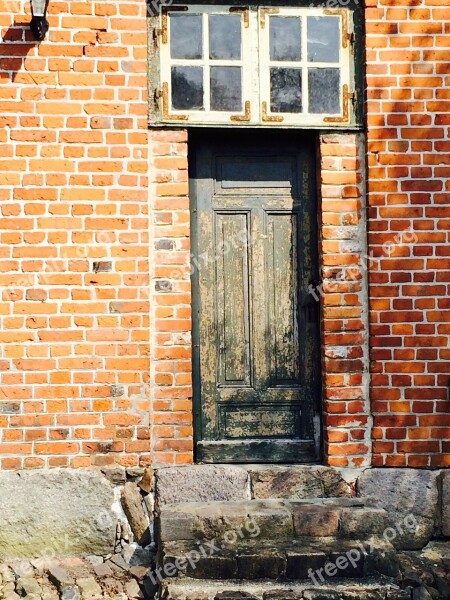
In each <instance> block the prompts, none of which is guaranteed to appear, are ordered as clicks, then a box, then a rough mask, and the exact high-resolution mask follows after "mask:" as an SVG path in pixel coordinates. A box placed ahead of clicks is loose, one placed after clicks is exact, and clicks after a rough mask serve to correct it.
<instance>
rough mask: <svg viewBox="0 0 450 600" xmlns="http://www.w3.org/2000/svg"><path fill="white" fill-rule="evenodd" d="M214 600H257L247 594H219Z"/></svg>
mask: <svg viewBox="0 0 450 600" xmlns="http://www.w3.org/2000/svg"><path fill="white" fill-rule="evenodd" d="M214 600H258V598H257V597H256V596H253V595H252V594H249V593H247V592H219V593H218V594H216V595H215V596H214Z"/></svg>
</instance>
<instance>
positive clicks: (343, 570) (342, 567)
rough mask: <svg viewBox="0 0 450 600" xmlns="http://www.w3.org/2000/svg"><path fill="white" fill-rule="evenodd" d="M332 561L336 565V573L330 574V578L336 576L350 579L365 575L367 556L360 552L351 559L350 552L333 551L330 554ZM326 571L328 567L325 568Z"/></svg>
mask: <svg viewBox="0 0 450 600" xmlns="http://www.w3.org/2000/svg"><path fill="white" fill-rule="evenodd" d="M330 563H331V564H332V565H334V566H335V567H336V573H335V574H332V575H328V577H329V578H330V579H332V578H335V577H339V578H340V577H346V578H349V579H354V578H360V577H364V564H365V556H364V554H362V553H360V554H359V556H356V555H355V556H354V557H353V560H350V558H349V555H348V553H345V552H332V553H331V554H330ZM325 573H326V568H325Z"/></svg>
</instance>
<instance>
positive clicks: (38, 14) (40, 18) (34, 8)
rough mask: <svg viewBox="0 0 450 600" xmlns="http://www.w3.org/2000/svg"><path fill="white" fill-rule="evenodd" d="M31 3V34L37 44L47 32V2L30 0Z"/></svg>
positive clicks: (47, 0)
mask: <svg viewBox="0 0 450 600" xmlns="http://www.w3.org/2000/svg"><path fill="white" fill-rule="evenodd" d="M30 2H31V13H32V15H33V16H32V17H31V23H30V29H31V33H32V34H33V36H34V39H36V40H37V41H38V42H41V41H42V40H43V39H44V38H45V34H46V33H47V31H48V21H47V18H46V16H47V6H48V2H49V0H30Z"/></svg>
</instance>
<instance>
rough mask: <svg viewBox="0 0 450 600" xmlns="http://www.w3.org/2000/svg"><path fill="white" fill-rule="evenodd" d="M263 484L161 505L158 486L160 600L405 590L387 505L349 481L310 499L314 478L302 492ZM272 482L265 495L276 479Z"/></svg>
mask: <svg viewBox="0 0 450 600" xmlns="http://www.w3.org/2000/svg"><path fill="white" fill-rule="evenodd" d="M196 468H197V469H198V468H200V467H196ZM214 468H216V469H217V468H219V467H214ZM290 469H291V472H294V473H295V469H304V467H303V468H302V467H291V468H290ZM261 473H262V471H261V470H258V475H257V477H256V479H255V481H261ZM263 475H264V473H263ZM288 475H289V471H288ZM279 476H280V473H279V472H278V473H277V477H279ZM175 479H176V478H175ZM262 480H263V481H265V482H266V483H267V480H266V479H264V477H262ZM205 485H206V488H205V494H206V495H207V490H208V484H207V481H205ZM255 487H257V486H253V485H252V481H251V475H250V486H249V492H248V495H250V496H251V497H250V498H248V497H246V498H242V499H236V498H233V499H227V500H222V499H220V497H218V496H220V494H219V493H218V491H217V490H215V492H214V499H211V500H208V498H206V497H204V494H202V493H200V494H199V495H198V496H197V498H196V497H195V494H194V496H192V495H191V497H190V498H189V499H190V500H191V501H189V502H169V503H161V504H160V505H158V493H157V521H156V524H155V525H156V527H155V532H156V538H157V542H158V565H157V569H156V572H155V573H154V574H153V575H154V578H155V581H158V582H159V583H160V588H159V595H158V598H160V599H161V600H239V599H242V600H243V599H248V600H294V599H295V600H297V599H305V600H400V599H403V598H405V596H403V595H402V592H401V591H400V590H399V588H398V587H397V585H396V583H397V581H396V578H397V576H398V568H397V566H396V561H395V560H394V555H395V552H394V549H393V547H392V546H391V544H390V543H389V542H387V541H386V540H385V539H384V538H383V532H384V531H385V528H386V512H385V511H384V510H382V509H379V508H375V507H373V506H371V505H370V504H369V505H367V504H366V503H365V502H364V501H363V500H361V499H360V498H355V497H352V496H351V495H350V494H351V490H350V489H348V495H347V496H345V495H344V496H341V497H306V498H304V497H303V498H302V497H301V496H302V495H303V493H302V489H303V491H305V492H307V493H310V492H311V486H304V487H303V488H302V486H300V487H299V486H297V487H296V491H295V492H293V491H292V489H290V488H289V486H288V488H287V489H288V490H289V489H290V491H286V489H285V492H284V495H286V496H290V497H283V498H267V497H266V498H255V497H254V496H255ZM294 487H295V486H294ZM225 488H226V486H225ZM264 489H265V492H264V493H263V494H262V495H265V496H266V495H267V494H268V492H269V491H270V490H272V491H273V486H272V487H271V485H268V486H267V485H266V486H265V487H264ZM320 489H322V492H319V494H318V495H322V496H323V495H324V494H325V492H324V491H323V490H324V488H320ZM164 494H165V495H166V497H170V499H172V500H173V499H175V496H176V495H174V494H169V495H168V496H167V490H164V492H162V494H161V497H163V496H164ZM202 496H203V497H202Z"/></svg>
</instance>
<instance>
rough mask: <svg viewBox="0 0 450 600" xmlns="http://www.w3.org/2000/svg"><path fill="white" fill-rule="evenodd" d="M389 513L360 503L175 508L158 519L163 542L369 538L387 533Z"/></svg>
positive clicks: (275, 502) (324, 501) (211, 504)
mask: <svg viewBox="0 0 450 600" xmlns="http://www.w3.org/2000/svg"><path fill="white" fill-rule="evenodd" d="M386 518H387V513H386V511H385V510H384V509H380V508H373V507H371V506H366V505H365V503H364V501H363V500H361V499H359V498H321V499H317V498H314V499H303V500H277V499H275V500H246V501H234V502H205V503H202V502H189V503H183V504H170V505H166V506H165V507H164V508H162V509H161V512H160V515H159V518H158V519H157V523H156V525H157V535H158V538H159V540H160V541H162V542H168V541H181V540H205V539H224V540H225V541H226V542H227V541H229V540H234V542H239V541H240V540H245V539H253V538H255V537H257V538H258V539H271V540H273V539H280V538H289V537H308V538H317V537H336V538H339V539H365V538H367V537H370V536H372V535H381V534H382V533H383V532H384V531H385V528H386V523H387V521H386Z"/></svg>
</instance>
